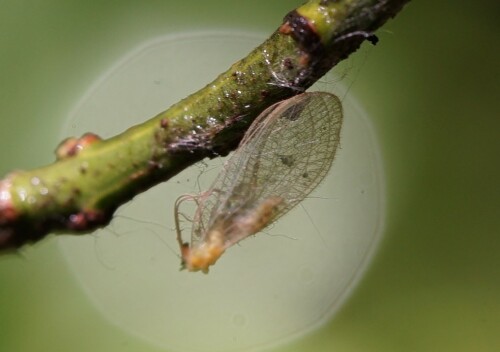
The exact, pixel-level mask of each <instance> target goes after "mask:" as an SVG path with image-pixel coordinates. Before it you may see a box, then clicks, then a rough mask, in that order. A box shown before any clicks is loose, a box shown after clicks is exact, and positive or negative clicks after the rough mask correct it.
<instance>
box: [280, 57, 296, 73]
mask: <svg viewBox="0 0 500 352" xmlns="http://www.w3.org/2000/svg"><path fill="white" fill-rule="evenodd" d="M283 66H284V67H285V68H286V69H288V70H293V69H294V68H295V65H294V64H293V61H292V59H291V58H289V57H286V58H284V59H283Z"/></svg>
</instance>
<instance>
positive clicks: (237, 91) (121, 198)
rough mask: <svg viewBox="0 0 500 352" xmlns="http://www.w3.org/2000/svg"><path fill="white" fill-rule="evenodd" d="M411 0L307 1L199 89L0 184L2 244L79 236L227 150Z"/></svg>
mask: <svg viewBox="0 0 500 352" xmlns="http://www.w3.org/2000/svg"><path fill="white" fill-rule="evenodd" d="M408 1H409V0H350V1H349V0H337V1H334V0H310V1H308V2H307V3H305V4H304V5H303V6H301V7H299V8H297V9H296V10H294V11H292V12H290V13H289V14H288V15H287V16H286V17H285V19H284V22H283V24H282V25H281V26H280V27H279V29H278V30H277V31H276V32H274V33H273V34H272V35H271V37H270V38H269V39H268V40H266V41H265V42H264V43H263V44H261V45H260V46H259V47H257V48H256V49H254V50H253V51H252V52H251V53H250V54H249V55H248V56H247V57H246V58H244V59H243V60H241V61H238V62H237V63H235V64H234V65H233V66H232V67H231V68H230V69H229V70H228V71H227V72H225V73H223V74H221V75H220V76H219V77H218V78H217V79H216V80H214V81H213V82H212V83H210V84H208V85H207V86H206V87H204V88H202V89H201V90H199V91H198V92H197V93H195V94H193V95H191V96H189V97H187V98H185V99H184V100H182V101H180V102H179V103H177V104H175V105H173V106H172V107H170V108H169V109H168V110H166V111H164V112H162V113H160V114H158V115H157V116H155V117H153V118H152V119H151V120H149V121H147V122H145V123H143V124H141V125H137V126H134V127H132V128H130V129H128V130H127V131H125V132H123V133H122V134H120V135H117V136H115V137H113V138H110V139H108V140H101V139H100V138H99V137H97V136H96V135H93V134H86V135H84V136H83V137H81V138H78V139H77V138H70V139H67V140H66V141H64V142H62V143H61V144H60V146H59V147H58V148H57V151H56V156H57V160H56V161H55V162H54V163H53V164H51V165H48V166H45V167H42V168H38V169H34V170H30V171H16V172H12V173H10V174H9V175H7V176H6V177H5V178H4V179H3V180H1V181H0V249H4V250H5V249H12V248H17V247H19V246H21V245H23V244H25V243H28V242H34V241H37V240H39V239H40V238H42V237H44V236H45V235H46V234H47V233H49V232H63V231H64V232H66V233H67V232H73V233H85V232H89V231H90V230H93V229H95V228H97V227H100V226H104V225H106V224H107V223H108V222H109V221H110V219H111V218H112V216H113V213H114V211H115V210H116V208H117V207H118V206H119V205H121V204H123V203H125V202H127V201H128V200H130V199H132V198H133V197H134V196H135V195H137V194H138V193H140V192H141V191H144V190H146V189H148V188H150V187H152V186H154V185H156V184H158V183H160V182H163V181H165V180H168V179H169V178H170V177H172V176H173V175H175V174H177V173H178V172H180V171H181V170H183V169H184V168H186V167H187V166H189V165H192V164H193V163H196V162H197V161H200V160H202V159H203V158H205V157H209V158H213V157H216V156H219V155H226V154H227V153H229V152H230V151H231V150H232V149H234V148H235V147H236V146H237V144H238V142H239V140H240V139H241V137H242V135H243V134H244V131H245V129H246V128H247V127H248V126H249V124H250V123H251V122H252V120H253V119H254V118H255V117H256V116H257V115H258V114H259V113H260V112H261V111H262V110H264V109H265V108H266V107H268V106H270V105H271V104H274V103H276V102H277V101H280V100H282V99H285V98H288V97H290V96H292V95H295V94H297V93H299V92H301V91H303V90H305V89H307V88H308V87H309V86H310V85H312V84H313V83H314V82H315V81H316V80H317V79H319V78H320V77H322V76H323V75H324V74H325V73H326V72H328V70H330V69H331V68H332V67H333V66H334V65H335V64H336V63H338V62H339V61H340V60H342V59H344V58H346V57H347V56H349V54H351V53H352V52H354V51H356V49H357V48H358V47H359V46H360V45H361V43H362V42H363V41H364V40H365V39H368V40H370V41H371V42H372V43H375V42H376V37H375V36H374V35H373V32H374V31H375V30H376V29H377V28H379V27H380V26H381V25H382V24H383V23H385V22H386V21H387V20H388V19H389V18H391V17H393V16H394V15H395V14H396V13H397V12H398V11H399V10H401V8H402V7H403V6H404V4H406V3H407V2H408Z"/></svg>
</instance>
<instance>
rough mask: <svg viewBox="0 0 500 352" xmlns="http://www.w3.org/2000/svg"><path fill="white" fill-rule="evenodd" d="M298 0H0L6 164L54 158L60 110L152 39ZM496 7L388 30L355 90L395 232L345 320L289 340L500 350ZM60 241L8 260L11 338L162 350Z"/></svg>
mask: <svg viewBox="0 0 500 352" xmlns="http://www.w3.org/2000/svg"><path fill="white" fill-rule="evenodd" d="M300 3H301V1H285V0H283V1H272V2H271V1H263V0H260V1H255V0H254V1H251V2H250V1H246V2H242V1H240V2H236V1H223V0H221V1H210V2H209V1H189V2H174V1H141V2H138V1H130V0H122V1H103V2H100V3H97V2H95V3H94V2H90V3H89V2H85V1H62V0H45V1H34V0H33V1H9V0H7V1H2V2H1V6H2V11H0V47H1V48H2V49H1V50H2V55H0V77H1V82H2V84H1V85H0V146H1V148H0V173H1V174H2V175H3V174H5V173H7V172H9V171H10V170H12V169H16V168H19V169H23V168H33V167H35V166H39V165H43V164H46V163H49V162H51V161H52V160H53V154H52V152H53V149H54V147H55V146H56V145H57V143H58V142H59V141H58V137H57V135H58V131H59V130H60V125H61V124H62V123H63V121H65V114H67V112H68V111H69V110H70V109H71V108H72V106H74V104H75V102H76V101H77V100H78V99H79V97H80V96H81V94H82V93H83V92H84V91H85V90H86V89H87V87H88V86H89V85H90V84H91V83H92V82H93V81H94V80H95V79H96V77H98V76H99V75H100V74H101V73H102V72H103V71H104V70H106V68H108V67H109V66H111V65H112V64H113V62H115V61H116V60H117V59H118V58H120V57H121V56H122V55H124V54H125V53H127V52H128V51H129V50H130V49H131V48H133V47H136V46H137V45H139V44H140V43H141V42H143V41H145V40H148V39H150V38H153V37H156V36H160V35H164V34H167V33H170V32H181V31H184V30H193V29H196V30H204V29H220V28H235V29H241V30H247V31H258V32H262V31H268V32H269V33H270V32H271V31H272V30H274V29H275V28H276V27H277V26H278V25H279V23H280V21H281V18H282V17H283V15H284V14H285V13H286V12H287V11H288V10H290V9H292V8H294V7H296V6H297V5H299V4H300ZM499 15H500V5H498V2H497V1H493V0H491V1H486V0H480V1H475V2H470V1H451V0H446V1H439V2H437V1H436V2H431V1H427V2H426V1H413V2H412V3H410V4H409V5H408V6H407V7H406V9H405V10H404V11H403V12H402V13H401V14H400V15H398V16H397V17H396V19H395V20H393V21H390V22H389V23H388V24H387V25H386V26H385V27H384V28H383V29H382V30H380V31H379V32H378V33H377V34H378V35H379V37H380V39H381V41H380V43H379V44H378V45H377V46H376V47H375V48H373V49H372V50H370V52H369V55H368V56H367V58H366V61H365V63H364V65H363V66H362V67H361V71H360V73H359V74H358V76H357V78H356V80H355V82H354V84H353V87H352V88H351V89H352V91H353V92H354V94H355V95H356V96H357V98H358V99H360V100H361V101H362V103H363V105H364V108H365V109H366V110H368V111H369V112H370V115H371V116H372V117H373V119H374V121H373V122H374V124H375V126H376V130H377V132H378V134H379V140H380V142H381V144H382V151H383V158H384V162H385V166H386V177H387V206H388V218H387V222H386V233H385V235H384V238H383V241H382V244H381V245H380V248H379V251H378V253H377V255H376V256H375V258H374V260H373V262H372V265H371V266H370V268H369V270H368V272H367V273H366V275H365V277H364V279H363V280H362V281H361V283H360V284H359V286H358V287H357V289H356V290H355V291H354V293H353V295H352V296H351V297H350V299H349V300H348V301H347V302H346V304H345V305H344V306H343V307H342V309H341V310H340V312H339V313H338V314H337V315H336V316H335V318H334V320H333V321H332V322H331V323H330V324H328V325H326V326H324V327H323V328H322V329H320V330H318V331H317V332H315V333H313V334H311V335H309V336H307V337H306V338H304V339H302V340H300V341H298V342H296V343H294V344H293V345H289V346H284V347H282V348H280V349H278V350H279V351H305V350H309V351H311V350H314V351H385V352H387V351H438V350H439V351H497V350H500V337H498V331H499V329H500V301H499V299H498V296H499V293H500V239H499V235H500V216H499V213H500V185H499V181H498V180H500V165H499V164H500V163H499V155H500V138H499V137H500V133H499V132H500V119H498V116H497V115H498V107H497V104H498V96H499V89H498V80H499V78H500V65H499V62H500V55H499V54H500V49H499V48H498V45H496V43H497V42H498V39H497V37H498V35H499V34H500V22H499V21H498V18H499ZM495 116H497V117H495ZM53 247H54V246H53V243H51V239H50V238H49V239H46V240H45V241H43V242H42V243H40V244H37V245H35V246H33V247H32V248H27V249H26V250H24V251H23V252H22V255H20V256H13V255H12V256H5V257H0V350H1V351H58V350H69V349H71V350H72V351H116V350H120V351H160V349H158V348H156V347H152V346H150V345H147V344H145V343H144V342H143V341H141V340H139V339H137V338H135V337H134V336H130V335H127V334H125V333H124V332H122V331H121V330H119V329H117V328H115V327H113V326H111V325H110V324H109V323H107V322H106V321H104V320H103V319H102V318H101V317H100V315H99V313H98V312H97V311H96V310H95V309H94V308H93V307H92V305H91V304H90V302H88V301H87V299H86V296H85V294H84V292H82V290H81V289H80V288H79V286H78V285H77V283H76V282H75V280H74V278H73V277H72V276H71V275H70V274H69V272H68V271H67V270H66V269H65V267H64V265H65V262H64V261H63V260H62V258H61V257H60V256H59V255H57V254H55V253H56V252H55V251H54V248H53ZM186 338H190V336H189V332H188V331H187V332H186Z"/></svg>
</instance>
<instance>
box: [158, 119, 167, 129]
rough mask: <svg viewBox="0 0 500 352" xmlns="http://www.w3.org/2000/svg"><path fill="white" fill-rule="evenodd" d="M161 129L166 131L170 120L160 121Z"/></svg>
mask: <svg viewBox="0 0 500 352" xmlns="http://www.w3.org/2000/svg"><path fill="white" fill-rule="evenodd" d="M160 127H161V128H163V129H165V128H167V127H168V120H167V119H161V120H160Z"/></svg>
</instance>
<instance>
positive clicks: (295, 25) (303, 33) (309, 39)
mask: <svg viewBox="0 0 500 352" xmlns="http://www.w3.org/2000/svg"><path fill="white" fill-rule="evenodd" d="M280 32H281V33H283V34H287V35H291V36H292V38H293V39H294V40H295V41H296V42H297V43H298V45H299V47H300V48H301V49H302V50H303V51H305V52H307V53H317V52H320V51H323V50H324V46H323V44H322V43H321V37H320V36H319V34H318V33H317V32H316V28H315V27H314V24H313V23H312V22H311V21H309V20H308V19H307V18H306V17H304V16H302V15H300V14H299V13H298V12H297V11H296V10H293V11H291V12H289V13H288V15H286V16H285V18H284V23H283V25H282V26H281V27H280Z"/></svg>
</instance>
